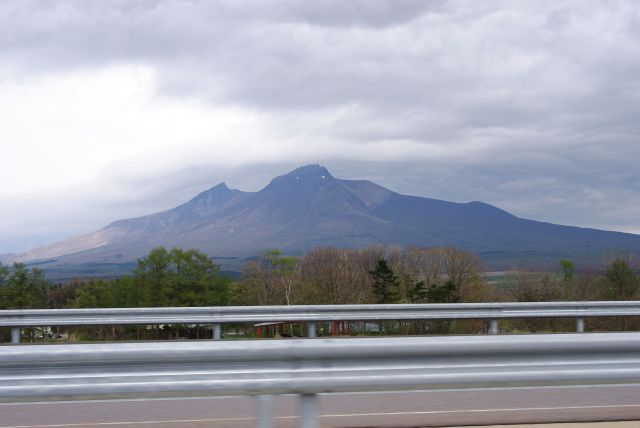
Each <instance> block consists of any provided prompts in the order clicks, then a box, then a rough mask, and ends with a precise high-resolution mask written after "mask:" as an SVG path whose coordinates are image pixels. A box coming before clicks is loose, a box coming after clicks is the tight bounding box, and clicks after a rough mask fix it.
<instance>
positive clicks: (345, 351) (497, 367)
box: [0, 333, 640, 428]
mask: <svg viewBox="0 0 640 428" xmlns="http://www.w3.org/2000/svg"><path fill="white" fill-rule="evenodd" d="M639 382H640V333H599V334H555V335H547V334H541V335H513V336H511V335H505V336H440V337H389V338H360V339H350V338H342V339H322V338H321V339H295V340H286V341H283V340H262V341H255V340H244V341H223V342H203V341H198V342H196V341H192V342H142V343H110V344H64V345H33V346H21V345H11V346H5V347H2V348H1V352H0V402H26V401H49V400H73V399H82V400H87V399H111V398H115V399H122V398H152V397H185V396H210V395H255V396H258V397H259V399H258V400H257V403H258V409H257V415H258V417H257V421H258V426H260V427H271V426H272V420H271V417H270V416H269V415H272V414H273V411H272V408H271V406H272V400H271V399H270V396H272V395H273V394H299V395H300V397H301V398H300V400H301V406H300V420H299V421H300V426H302V427H305V428H308V427H316V426H317V417H316V397H317V395H316V394H319V393H334V392H359V391H392V390H403V391H405V390H406V391H408V390H423V389H444V388H447V389H449V388H454V389H455V388H487V387H492V388H493V387H498V388H500V387H521V386H560V385H562V386H565V385H602V384H636V383H639Z"/></svg>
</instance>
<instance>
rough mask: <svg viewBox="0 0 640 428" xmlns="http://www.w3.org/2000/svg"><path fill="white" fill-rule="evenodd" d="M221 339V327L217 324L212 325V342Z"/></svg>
mask: <svg viewBox="0 0 640 428" xmlns="http://www.w3.org/2000/svg"><path fill="white" fill-rule="evenodd" d="M220 339H222V326H221V325H220V324H219V323H215V324H214V325H213V340H220Z"/></svg>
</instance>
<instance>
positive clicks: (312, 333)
mask: <svg viewBox="0 0 640 428" xmlns="http://www.w3.org/2000/svg"><path fill="white" fill-rule="evenodd" d="M307 336H308V337H316V322H315V321H309V322H308V323H307Z"/></svg>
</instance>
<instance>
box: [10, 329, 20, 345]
mask: <svg viewBox="0 0 640 428" xmlns="http://www.w3.org/2000/svg"><path fill="white" fill-rule="evenodd" d="M11 343H20V327H11Z"/></svg>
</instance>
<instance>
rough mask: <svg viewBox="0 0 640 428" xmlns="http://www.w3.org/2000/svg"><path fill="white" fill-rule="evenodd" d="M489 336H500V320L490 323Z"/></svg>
mask: <svg viewBox="0 0 640 428" xmlns="http://www.w3.org/2000/svg"><path fill="white" fill-rule="evenodd" d="M489 334H498V320H491V321H489Z"/></svg>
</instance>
